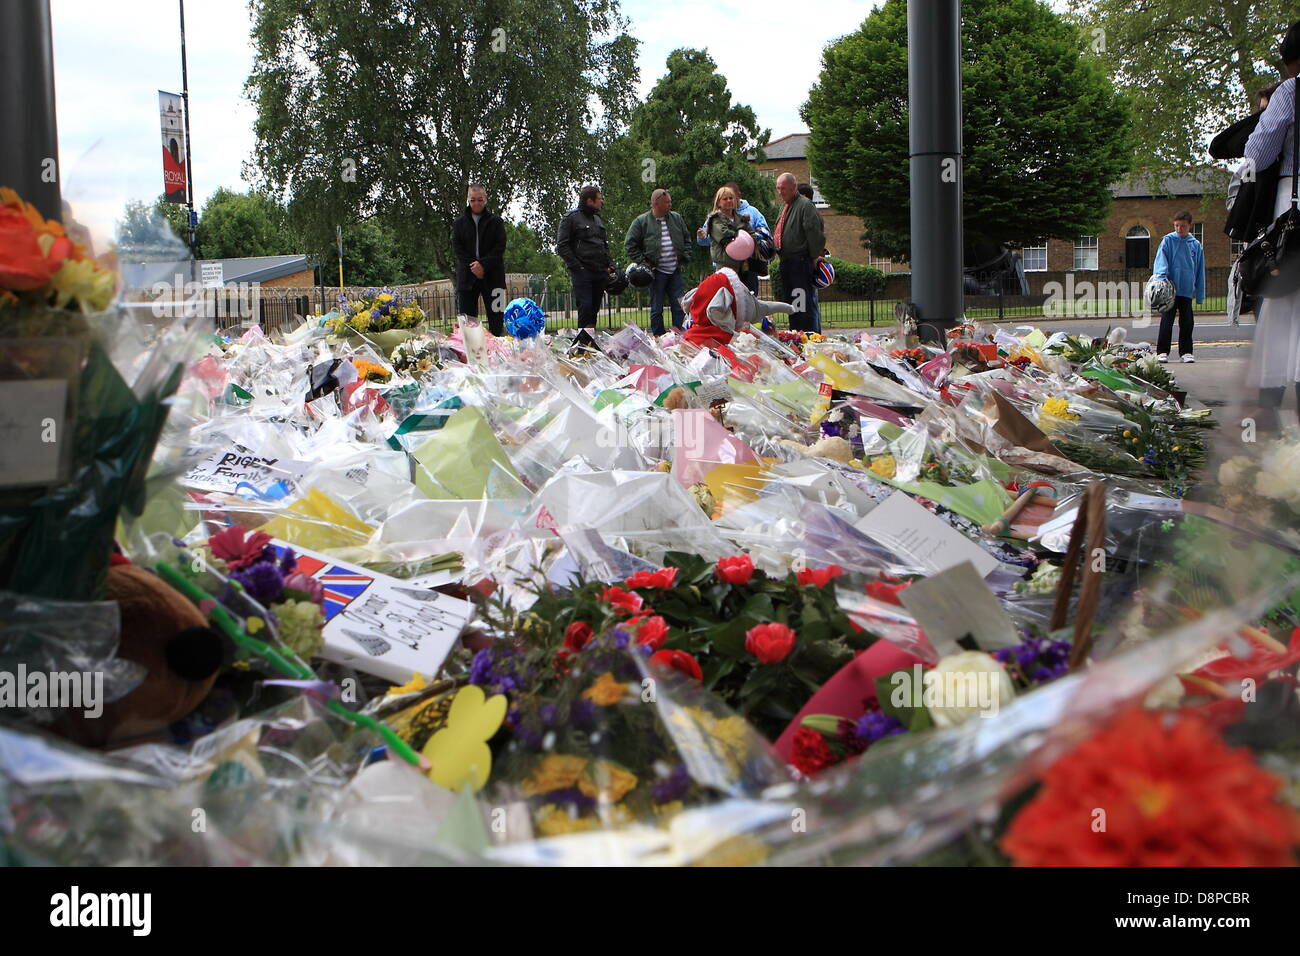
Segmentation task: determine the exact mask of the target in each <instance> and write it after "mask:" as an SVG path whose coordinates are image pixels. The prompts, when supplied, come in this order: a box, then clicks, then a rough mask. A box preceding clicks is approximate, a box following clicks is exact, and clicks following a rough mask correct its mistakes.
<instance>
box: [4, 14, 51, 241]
mask: <svg viewBox="0 0 1300 956" xmlns="http://www.w3.org/2000/svg"><path fill="white" fill-rule="evenodd" d="M3 19H4V25H3V27H0V128H2V129H4V131H5V135H4V136H3V137H0V186H9V187H10V188H12V189H14V190H16V191H17V192H18V195H20V196H22V197H23V199H25V200H27V201H28V202H30V203H32V204H33V205H34V206H35V207H36V208H37V209H38V210H40V213H41V215H43V216H44V217H45V218H46V219H55V220H57V221H59V222H62V221H63V197H62V194H61V193H60V191H59V168H58V164H59V128H58V122H57V120H56V117H55V114H54V43H53V34H52V32H51V30H50V4H49V0H13V2H12V3H7V4H5V11H4V14H3Z"/></svg>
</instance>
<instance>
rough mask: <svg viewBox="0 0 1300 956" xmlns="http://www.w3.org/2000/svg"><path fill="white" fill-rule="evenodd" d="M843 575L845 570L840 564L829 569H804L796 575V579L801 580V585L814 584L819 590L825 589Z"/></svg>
mask: <svg viewBox="0 0 1300 956" xmlns="http://www.w3.org/2000/svg"><path fill="white" fill-rule="evenodd" d="M843 573H844V569H843V568H842V567H840V566H839V565H838V564H832V565H830V566H829V567H825V568H819V569H817V570H813V569H812V568H804V569H803V570H802V571H800V572H799V573H798V574H797V575H796V577H797V578H798V579H799V583H800V584H805V585H807V584H813V585H816V586H817V587H819V588H824V587H826V585H828V584H829V583H830V582H831V581H834V580H835V579H836V578H838V577H839V576H840V575H842V574H843Z"/></svg>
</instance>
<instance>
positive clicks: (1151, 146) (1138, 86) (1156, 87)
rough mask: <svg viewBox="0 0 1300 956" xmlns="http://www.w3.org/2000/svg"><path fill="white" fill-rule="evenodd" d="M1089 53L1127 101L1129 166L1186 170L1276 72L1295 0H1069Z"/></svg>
mask: <svg viewBox="0 0 1300 956" xmlns="http://www.w3.org/2000/svg"><path fill="white" fill-rule="evenodd" d="M1070 6H1071V16H1072V18H1073V19H1074V21H1075V22H1076V23H1077V24H1078V27H1079V31H1080V33H1081V34H1082V36H1083V39H1084V42H1085V44H1086V45H1087V48H1088V50H1089V55H1090V58H1095V59H1096V60H1097V61H1098V62H1100V63H1101V64H1102V65H1103V66H1104V68H1105V69H1106V72H1107V73H1108V74H1109V75H1110V76H1111V77H1112V78H1113V79H1114V82H1115V85H1116V87H1117V88H1118V89H1119V90H1121V91H1123V92H1124V93H1125V94H1126V95H1127V96H1128V97H1129V99H1130V100H1131V102H1132V107H1133V119H1134V123H1133V137H1132V141H1133V150H1134V167H1135V169H1137V170H1144V171H1145V170H1161V171H1165V170H1169V171H1182V172H1191V171H1193V170H1199V169H1201V168H1202V167H1203V164H1204V160H1205V148H1206V146H1207V145H1208V143H1209V141H1210V138H1211V137H1212V136H1213V135H1214V134H1215V133H1218V132H1219V131H1220V130H1222V129H1223V128H1224V127H1226V126H1227V125H1228V124H1229V123H1231V122H1233V121H1235V120H1237V119H1240V118H1242V117H1244V116H1247V115H1248V114H1249V113H1250V112H1251V111H1252V109H1253V107H1254V100H1253V96H1254V94H1255V92H1256V91H1257V90H1259V89H1262V88H1263V87H1265V86H1268V85H1270V84H1271V83H1275V82H1276V81H1277V80H1278V79H1280V78H1281V75H1280V73H1279V67H1280V66H1281V64H1280V63H1279V62H1278V55H1277V49H1278V45H1279V43H1280V42H1281V40H1282V35H1283V34H1284V33H1285V32H1286V29H1287V27H1289V26H1290V25H1291V24H1292V23H1294V22H1295V20H1296V18H1297V16H1300V12H1298V11H1297V8H1296V5H1295V3H1294V0H1251V2H1250V3H1239V2H1236V0H1201V2H1198V3H1186V2H1184V0H1144V2H1142V3H1140V4H1135V3H1133V2H1131V0H1072V3H1071V5H1070Z"/></svg>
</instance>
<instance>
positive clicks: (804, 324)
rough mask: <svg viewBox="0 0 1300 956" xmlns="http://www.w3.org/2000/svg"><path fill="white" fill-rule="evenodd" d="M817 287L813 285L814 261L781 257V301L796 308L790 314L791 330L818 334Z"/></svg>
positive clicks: (795, 257)
mask: <svg viewBox="0 0 1300 956" xmlns="http://www.w3.org/2000/svg"><path fill="white" fill-rule="evenodd" d="M816 295H817V287H816V286H814V285H813V261H812V259H810V258H809V257H808V256H782V257H781V300H782V301H783V302H789V303H790V304H791V305H793V306H794V307H795V310H796V311H794V312H792V313H791V314H790V328H791V329H794V330H795V331H798V332H816V331H817V320H816V319H815V318H814V315H813V303H814V302H815V301H816V298H815V297H816Z"/></svg>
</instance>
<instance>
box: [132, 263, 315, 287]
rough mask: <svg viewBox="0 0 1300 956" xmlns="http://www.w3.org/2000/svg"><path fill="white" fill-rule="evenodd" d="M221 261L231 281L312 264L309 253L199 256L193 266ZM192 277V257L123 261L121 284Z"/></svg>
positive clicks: (279, 274)
mask: <svg viewBox="0 0 1300 956" xmlns="http://www.w3.org/2000/svg"><path fill="white" fill-rule="evenodd" d="M211 262H220V263H221V267H222V279H223V281H224V282H225V283H226V284H227V285H229V284H230V283H232V282H270V281H271V280H272V279H281V278H284V277H285V276H291V275H293V274H294V273H295V272H302V271H304V270H306V269H310V268H312V265H311V263H310V262H309V261H308V258H307V257H306V256H250V257H248V258H243V259H200V260H199V261H198V265H197V266H196V267H195V269H194V274H195V275H196V276H198V275H200V274H201V273H202V271H203V264H204V263H211ZM178 275H179V276H184V278H185V280H186V281H189V278H190V260H188V259H180V260H176V261H174V262H124V263H122V284H123V285H124V286H125V287H126V288H128V289H147V288H149V287H151V286H152V285H153V284H154V283H155V282H173V281H175V279H176V276H178Z"/></svg>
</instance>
